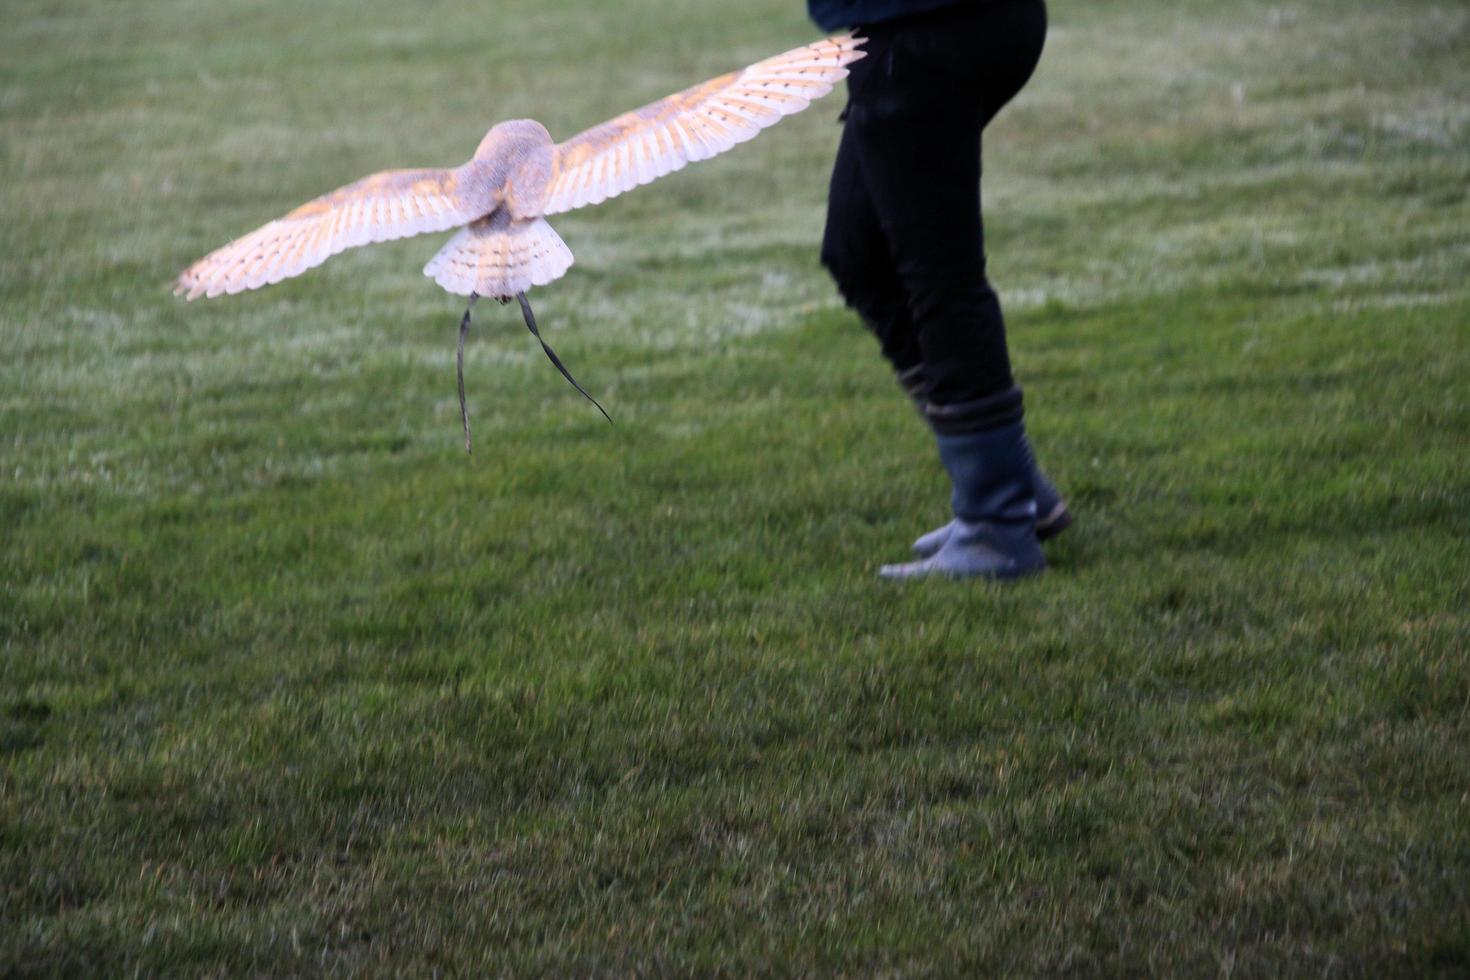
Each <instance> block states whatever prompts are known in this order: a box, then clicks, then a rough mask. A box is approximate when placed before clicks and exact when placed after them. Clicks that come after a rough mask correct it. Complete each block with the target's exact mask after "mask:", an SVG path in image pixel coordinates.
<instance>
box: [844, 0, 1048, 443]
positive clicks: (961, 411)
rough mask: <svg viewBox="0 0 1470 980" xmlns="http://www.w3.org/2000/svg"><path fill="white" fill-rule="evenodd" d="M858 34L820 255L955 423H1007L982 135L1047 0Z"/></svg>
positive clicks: (1003, 0)
mask: <svg viewBox="0 0 1470 980" xmlns="http://www.w3.org/2000/svg"><path fill="white" fill-rule="evenodd" d="M859 33H862V34H864V35H866V36H867V38H868V43H867V44H866V45H865V49H866V50H867V53H868V54H867V57H866V58H864V59H862V60H861V61H858V62H856V63H855V64H853V66H852V74H851V75H850V76H849V78H848V106H847V111H846V113H845V114H844V118H845V119H846V126H845V127H844V129H843V131H842V143H841V146H840V148H839V149H838V151H837V164H836V166H835V167H834V169H833V172H832V186H831V192H830V196H829V198H828V208H827V229H826V233H825V235H824V237H823V241H822V262H823V264H824V265H826V266H827V268H828V269H829V270H831V272H832V275H833V277H834V278H835V279H836V280H837V285H838V288H839V289H840V290H841V292H842V295H843V297H844V298H845V299H846V300H847V303H848V305H850V306H852V307H853V308H854V309H855V310H857V312H858V313H859V314H860V315H861V316H862V318H863V320H864V322H865V323H866V324H867V325H868V326H869V327H870V328H871V329H872V331H873V332H874V333H875V334H876V335H877V337H878V341H879V343H880V344H881V345H882V348H883V354H884V356H886V357H887V358H888V360H889V361H890V362H892V364H893V367H894V370H896V371H898V372H899V373H900V374H903V373H904V372H907V371H910V370H911V369H914V368H919V367H922V374H923V377H924V379H925V382H926V385H927V396H926V397H927V401H928V402H930V403H931V404H933V405H934V406H935V407H936V408H937V409H938V410H939V414H940V415H941V416H942V415H943V414H944V411H945V409H946V407H948V408H949V409H950V416H951V419H950V422H951V424H950V425H949V428H950V429H951V430H953V429H956V428H958V429H960V430H965V429H968V430H979V429H985V428H991V427H994V426H995V425H1001V424H1006V422H1008V421H1014V419H1016V418H1019V417H1020V391H1019V389H1017V388H1016V387H1015V383H1014V381H1013V379H1012V377H1011V365H1010V357H1009V355H1008V354H1007V351H1006V335H1005V320H1004V318H1003V317H1002V316H1001V310H1000V301H999V300H998V299H997V298H996V295H995V290H993V289H992V288H991V287H990V283H989V281H988V280H987V279H986V277H985V241H984V230H983V226H982V223H981V218H980V170H981V165H980V143H981V132H982V131H983V130H984V129H985V126H986V125H987V124H988V123H989V122H990V120H991V119H992V118H994V117H995V114H996V113H997V112H999V111H1000V110H1001V108H1002V107H1003V106H1004V105H1005V104H1006V103H1007V102H1009V101H1010V100H1011V99H1012V98H1013V97H1014V96H1015V94H1016V93H1017V92H1019V91H1020V90H1021V87H1022V86H1023V85H1025V84H1026V81H1027V80H1028V79H1029V78H1030V77H1031V73H1032V72H1033V71H1034V70H1035V68H1036V63H1037V61H1038V60H1039V59H1040V57H1041V49H1042V46H1043V44H1044V43H1045V40H1046V5H1045V3H1044V2H1043V0H996V2H988V3H978V2H977V3H967V4H961V5H959V6H955V7H950V8H946V9H944V10H941V11H938V12H936V13H933V14H926V15H920V16H915V17H910V18H905V19H902V20H896V21H890V22H885V23H881V24H875V25H872V26H871V27H866V28H860V29H859ZM914 373H916V374H917V373H918V372H914ZM1012 403H1013V404H1012ZM956 415H957V416H958V418H956V417H955V416H956ZM931 420H932V421H937V420H936V419H935V416H934V413H932V412H931ZM956 422H957V423H958V424H957V425H956V424H955V423H956ZM939 427H940V428H941V429H942V428H944V426H943V425H942V424H941V425H940V426H939Z"/></svg>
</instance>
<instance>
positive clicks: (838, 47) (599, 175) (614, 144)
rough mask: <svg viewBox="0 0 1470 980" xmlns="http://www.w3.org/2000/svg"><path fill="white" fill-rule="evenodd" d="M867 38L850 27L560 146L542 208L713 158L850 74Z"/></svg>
mask: <svg viewBox="0 0 1470 980" xmlns="http://www.w3.org/2000/svg"><path fill="white" fill-rule="evenodd" d="M864 40H865V39H864V38H860V37H853V36H852V35H851V34H843V35H839V36H837V37H832V38H828V39H827V40H825V41H818V42H817V43H815V44H808V45H807V46H806V47H802V48H797V49H796V50H794V51H788V52H786V53H785V54H780V55H777V56H776V57H774V58H767V59H766V60H765V61H761V62H757V63H756V64H754V65H751V66H750V67H749V68H746V69H744V70H743V71H735V72H731V73H730V74H728V75H721V76H720V77H719V78H713V79H710V80H709V81H708V82H705V83H704V84H703V85H696V86H694V87H693V88H690V89H685V90H684V91H683V92H679V93H678V94H676V95H671V96H669V97H668V98H666V99H661V100H660V101H658V102H654V103H651V104H650V105H646V106H644V107H643V108H642V109H635V110H634V111H632V112H626V113H624V114H623V115H621V116H618V117H617V118H616V119H612V120H610V121H608V122H605V123H603V124H602V125H601V126H596V127H594V128H592V129H589V130H587V131H586V132H584V133H581V134H580V135H577V136H574V137H572V138H571V139H569V140H567V141H566V142H565V143H560V144H558V145H557V147H556V155H555V159H554V161H553V166H552V177H551V182H550V183H549V184H548V185H547V188H546V199H545V203H544V205H543V206H542V213H543V214H557V213H558V212H561V211H570V210H572V209H573V208H580V207H582V206H584V205H587V204H597V203H599V202H601V201H605V200H607V199H608V198H610V197H613V196H615V195H618V194H621V193H623V191H626V190H630V189H632V188H634V187H637V186H638V185H639V184H646V183H648V182H649V181H651V180H653V179H655V178H657V177H662V176H663V175H664V174H667V173H672V172H673V171H675V170H679V169H681V168H682V167H683V166H684V165H685V164H686V163H688V162H689V161H691V160H707V159H709V158H710V157H712V156H714V155H716V154H718V153H723V152H725V151H726V150H728V149H730V148H731V147H732V146H734V145H735V144H736V143H743V142H745V141H746V140H748V139H750V138H751V137H752V136H754V135H755V134H756V133H758V132H760V131H761V130H762V129H764V128H765V127H767V126H769V125H771V124H772V123H774V122H776V121H777V120H779V119H780V118H781V117H782V116H788V115H790V114H791V113H793V112H800V111H801V110H802V109H805V108H806V107H807V106H808V105H810V104H811V102H812V101H813V100H814V99H818V98H821V97H822V96H824V95H826V94H827V93H828V92H830V91H832V86H833V85H834V84H835V83H836V82H838V81H840V80H841V79H842V78H844V77H846V75H847V68H846V67H844V66H846V65H848V64H850V63H852V62H854V61H857V60H858V59H859V58H861V57H863V55H864V52H862V51H860V50H858V47H859V45H861V44H862V43H863V41H864Z"/></svg>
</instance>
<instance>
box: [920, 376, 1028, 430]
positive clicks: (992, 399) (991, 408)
mask: <svg viewBox="0 0 1470 980" xmlns="http://www.w3.org/2000/svg"><path fill="white" fill-rule="evenodd" d="M1024 414H1025V412H1024V410H1023V407H1022V404H1021V386H1020V385H1011V386H1010V387H1009V388H1007V389H1005V390H1004V391H1001V392H997V393H996V394H994V395H987V396H985V397H984V398H977V399H975V400H974V401H968V402H954V403H951V404H947V405H941V404H938V403H935V402H932V401H931V402H926V403H925V404H924V417H925V418H926V419H927V420H928V421H929V425H930V426H931V427H932V428H933V429H934V432H935V433H936V434H937V435H942V436H957V435H965V434H967V433H971V432H988V431H990V430H991V429H999V428H1002V427H1004V426H1007V425H1014V424H1015V423H1017V422H1019V421H1021V418H1022V416H1023V415H1024Z"/></svg>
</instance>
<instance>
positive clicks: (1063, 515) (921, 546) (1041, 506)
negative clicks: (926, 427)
mask: <svg viewBox="0 0 1470 980" xmlns="http://www.w3.org/2000/svg"><path fill="white" fill-rule="evenodd" d="M894 375H895V376H896V377H897V378H898V383H899V385H900V386H901V387H902V388H903V390H904V393H905V394H906V395H908V396H909V398H910V399H912V400H913V403H914V407H916V408H917V409H918V410H919V414H920V415H922V416H924V418H925V420H926V421H927V420H928V419H929V389H930V384H929V379H928V378H926V377H925V376H924V366H923V365H922V364H918V365H915V366H914V367H911V368H909V369H908V370H906V371H897V370H896V371H894ZM1027 451H1028V453H1029V452H1030V447H1029V444H1028V447H1027ZM1031 489H1032V492H1033V493H1034V494H1035V495H1036V540H1038V541H1047V540H1049V539H1051V538H1054V537H1056V536H1057V535H1058V534H1061V533H1062V532H1063V531H1065V530H1066V529H1067V528H1069V527H1071V526H1072V514H1071V512H1070V511H1068V510H1067V502H1066V501H1065V500H1063V499H1062V495H1061V493H1060V491H1058V490H1057V488H1056V486H1055V485H1054V484H1053V483H1052V482H1051V481H1050V480H1048V479H1047V478H1046V474H1045V473H1043V472H1041V467H1039V466H1037V465H1036V458H1035V456H1034V455H1032V457H1031ZM955 523H956V522H955V521H950V522H949V523H948V524H945V525H944V526H943V527H937V528H935V529H934V530H932V531H930V532H929V533H928V534H923V535H920V536H919V538H918V540H916V541H915V542H914V545H913V551H914V554H915V555H917V556H919V557H920V558H928V557H929V556H930V555H932V554H934V553H935V552H936V551H938V550H939V549H940V548H942V547H944V542H945V541H947V540H948V539H949V536H950V535H951V534H952V533H954V529H955Z"/></svg>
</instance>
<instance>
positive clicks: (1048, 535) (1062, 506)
mask: <svg viewBox="0 0 1470 980" xmlns="http://www.w3.org/2000/svg"><path fill="white" fill-rule="evenodd" d="M1071 526H1072V512H1071V511H1070V510H1068V509H1067V502H1066V501H1065V500H1058V501H1057V505H1056V506H1055V507H1053V508H1052V509H1051V513H1050V514H1047V515H1046V516H1045V517H1041V518H1037V520H1036V540H1037V541H1050V540H1051V539H1052V538H1054V537H1056V536H1057V535H1058V534H1061V533H1062V532H1063V531H1065V530H1066V529H1067V528H1069V527H1071Z"/></svg>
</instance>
